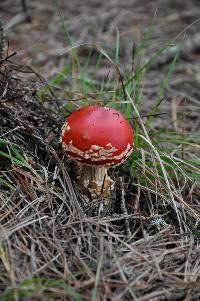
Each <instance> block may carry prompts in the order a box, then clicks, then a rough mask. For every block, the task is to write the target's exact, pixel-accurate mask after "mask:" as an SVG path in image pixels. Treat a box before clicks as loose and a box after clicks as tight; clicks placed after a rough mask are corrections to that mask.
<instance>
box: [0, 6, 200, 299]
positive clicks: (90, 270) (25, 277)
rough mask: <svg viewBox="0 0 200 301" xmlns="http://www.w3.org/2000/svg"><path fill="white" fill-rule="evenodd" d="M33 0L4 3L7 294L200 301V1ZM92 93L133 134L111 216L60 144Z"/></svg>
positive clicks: (0, 213) (0, 156) (3, 283)
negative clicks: (88, 191)
mask: <svg viewBox="0 0 200 301" xmlns="http://www.w3.org/2000/svg"><path fill="white" fill-rule="evenodd" d="M27 4H28V10H27V12H28V15H29V17H30V21H27V20H24V15H23V14H22V13H21V11H22V8H21V4H20V1H19V0H18V1H14V2H13V1H11V0H6V1H1V7H0V19H1V20H3V24H4V36H5V40H4V49H3V55H2V59H0V118H1V125H0V199H1V205H0V222H1V229H0V260H1V261H0V291H1V298H0V300H8V301H9V300H19V301H21V300H48V301H49V300H88V301H89V300H93V301H94V300H105V301H106V300H116V301H117V300H125V301H126V300H127V301H128V300H139V301H145V300H150V301H157V300H158V301H159V300H169V301H172V300H185V301H189V300H194V301H195V300H199V299H200V259H199V258H200V250H199V237H200V232H199V229H200V209H199V208H200V207H199V206H200V172H199V170H200V161H199V149H200V138H199V137H200V135H199V134H200V89H199V86H200V31H199V29H200V3H199V1H194V0H193V1H181V0H180V1H179V0H175V1H164V0H156V1H147V0H140V1H136V0H126V1H119V0H108V1H97V0H89V1H81V0H74V1H64V0H63V1H58V4H59V8H58V7H57V6H56V5H55V1H50V0H44V1H39V0H35V1H27ZM59 11H60V12H61V14H62V16H63V20H64V22H65V25H66V27H65V28H64V27H63V25H62V18H61V16H60V15H59ZM8 42H9V43H8ZM169 44H171V46H170V45H169ZM91 45H92V46H91ZM74 49H75V51H74ZM91 49H92V50H91ZM15 51H16V52H17V54H14V55H13V56H12V57H10V58H7V57H8V56H9V55H12V54H13V53H14V52H15ZM156 53H158V55H156V57H154V55H155V54H156ZM77 58H78V59H77ZM152 58H153V59H152ZM145 64H147V65H145ZM79 65H81V66H84V68H80V66H79ZM143 66H145V68H143ZM116 70H117V76H116V74H115V71H116ZM119 70H120V71H119ZM118 71H119V73H120V76H121V77H120V76H119V73H118ZM93 73H95V78H94V77H92V76H91V74H93ZM119 77H120V79H119ZM130 79H131V80H130ZM121 83H123V84H124V83H125V87H126V90H127V92H126V93H125V94H124V100H126V101H127V103H125V104H124V103H123V97H122V96H123V92H124V91H123V84H122V87H121ZM133 88H134V89H133ZM85 98H86V99H88V102H96V101H97V100H98V102H101V101H102V102H105V103H106V104H107V105H112V106H115V107H116V105H117V106H118V109H121V110H122V111H123V112H124V113H125V116H126V117H127V118H128V119H130V120H131V121H130V122H131V124H132V125H133V126H134V129H135V132H136V135H135V150H134V152H133V155H132V156H131V158H130V160H129V161H128V162H127V163H126V164H124V165H123V166H122V167H119V168H116V169H115V170H114V169H113V170H111V172H110V173H111V175H112V177H113V179H114V180H115V182H116V185H115V190H114V191H113V193H112V196H111V198H110V204H111V206H110V207H109V208H106V210H105V211H103V213H101V214H98V210H97V209H98V206H99V203H100V202H102V201H103V200H101V198H99V199H98V200H97V202H90V201H88V200H87V199H85V198H84V197H83V196H82V195H81V194H80V192H79V191H78V189H77V187H76V183H75V182H76V181H75V177H74V176H73V170H72V166H71V163H70V162H68V160H67V159H66V158H64V157H63V151H62V148H61V145H60V143H59V136H60V129H61V126H62V124H63V122H64V120H65V116H67V115H68V114H69V113H70V112H71V111H72V110H73V109H74V108H76V107H78V106H80V105H82V104H83V103H82V102H81V101H82V99H85ZM99 99H101V100H99ZM120 99H121V102H120ZM72 100H73V101H72ZM79 100H81V101H79ZM128 100H129V101H128ZM116 101H117V102H116ZM148 115H152V116H150V118H149V117H148ZM133 120H134V121H135V122H133ZM108 209H109V210H108Z"/></svg>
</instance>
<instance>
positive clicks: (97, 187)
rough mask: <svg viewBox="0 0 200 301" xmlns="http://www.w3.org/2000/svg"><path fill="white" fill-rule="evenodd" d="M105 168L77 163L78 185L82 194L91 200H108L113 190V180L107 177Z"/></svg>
mask: <svg viewBox="0 0 200 301" xmlns="http://www.w3.org/2000/svg"><path fill="white" fill-rule="evenodd" d="M107 171H108V168H107V167H105V166H91V165H87V164H81V163H78V185H79V187H80V190H81V192H82V193H84V194H87V195H90V196H91V198H95V197H97V196H102V197H105V198H108V197H109V196H110V192H111V190H113V180H112V179H111V178H110V177H109V176H108V173H107Z"/></svg>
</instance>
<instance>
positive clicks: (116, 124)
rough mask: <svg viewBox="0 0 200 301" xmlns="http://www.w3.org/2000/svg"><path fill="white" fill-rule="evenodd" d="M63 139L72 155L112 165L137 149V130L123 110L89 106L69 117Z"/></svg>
mask: <svg viewBox="0 0 200 301" xmlns="http://www.w3.org/2000/svg"><path fill="white" fill-rule="evenodd" d="M61 142H62V145H63V148H64V151H65V154H66V155H67V156H69V157H71V158H74V159H76V160H78V161H80V162H82V163H86V164H89V165H100V166H105V165H107V166H112V165H118V164H120V163H121V162H123V161H125V160H126V159H127V158H128V156H129V155H130V154H131V152H132V151H133V130H132V128H131V126H130V125H129V123H128V122H127V120H126V119H125V118H124V117H123V115H122V114H121V113H120V112H118V111H116V110H114V109H111V108H106V107H98V106H88V107H82V108H80V109H78V110H77V111H74V112H73V113H72V114H71V115H70V116H69V117H68V118H67V120H66V123H65V124H64V125H63V128H62V135H61Z"/></svg>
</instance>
